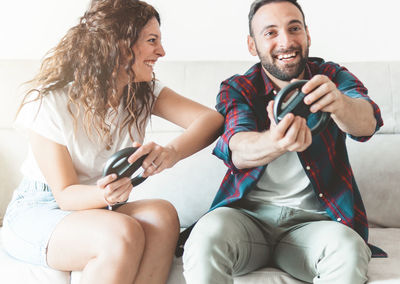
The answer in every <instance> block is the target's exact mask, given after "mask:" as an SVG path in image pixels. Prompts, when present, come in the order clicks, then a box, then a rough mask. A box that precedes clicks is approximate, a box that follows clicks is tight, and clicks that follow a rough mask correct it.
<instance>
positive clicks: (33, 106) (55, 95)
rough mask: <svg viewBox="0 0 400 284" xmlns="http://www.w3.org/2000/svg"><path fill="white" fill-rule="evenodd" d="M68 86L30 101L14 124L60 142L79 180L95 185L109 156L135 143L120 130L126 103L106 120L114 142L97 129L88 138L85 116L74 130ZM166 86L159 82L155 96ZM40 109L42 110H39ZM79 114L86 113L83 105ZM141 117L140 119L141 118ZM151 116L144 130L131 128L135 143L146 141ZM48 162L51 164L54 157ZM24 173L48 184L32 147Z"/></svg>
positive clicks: (30, 177) (127, 134)
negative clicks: (105, 139)
mask: <svg viewBox="0 0 400 284" xmlns="http://www.w3.org/2000/svg"><path fill="white" fill-rule="evenodd" d="M67 88H68V86H67V87H66V88H65V89H61V90H56V91H53V92H50V93H49V94H47V95H46V96H44V97H43V99H42V102H41V103H40V101H34V102H30V103H27V104H26V105H25V106H24V107H23V108H22V109H21V112H20V113H19V115H18V117H17V119H16V121H15V126H16V128H19V129H25V130H31V131H34V132H36V133H37V134H39V135H41V136H43V137H45V138H47V139H50V140H52V141H54V142H56V143H58V144H61V145H64V146H66V147H67V149H68V152H69V154H70V155H71V158H72V163H73V165H74V167H75V170H76V172H77V175H78V178H79V181H80V183H82V184H95V183H96V181H97V180H98V179H99V178H100V177H101V176H102V172H103V167H104V165H105V163H106V161H107V159H108V158H109V157H110V156H111V155H112V154H114V153H115V152H116V151H118V150H121V149H123V148H126V147H131V146H132V142H133V141H132V140H131V138H130V136H129V132H128V129H127V127H124V129H123V130H122V131H121V132H120V126H121V123H122V121H123V119H124V118H125V116H124V115H125V113H124V112H123V106H122V104H121V105H120V107H119V109H118V116H116V115H115V112H112V111H110V113H109V115H108V117H106V121H107V122H108V123H109V124H110V125H111V138H112V144H111V145H109V144H108V143H105V142H104V141H101V140H100V138H99V136H98V134H96V133H95V132H94V133H93V134H92V135H91V138H89V137H88V135H87V133H86V131H85V128H84V125H83V121H82V116H79V120H77V124H76V129H75V131H74V119H73V117H72V116H71V114H70V112H69V111H68V107H67V106H68V96H67ZM163 88H164V85H163V84H162V83H161V82H159V81H156V83H155V87H154V95H155V96H156V98H158V96H159V94H160V92H161V90H162V89H163ZM38 109H39V111H38ZM80 113H81V114H82V113H84V110H83V108H81V109H80ZM140 119H141V118H140ZM149 119H150V116H149V117H147V118H146V122H145V124H144V125H143V127H142V129H140V131H138V129H136V128H135V129H134V130H133V131H132V135H133V139H134V141H136V142H139V143H143V140H144V132H145V129H146V125H147V123H148V121H149ZM48 163H50V164H51V163H52V161H51V160H49V161H48ZM21 172H22V174H23V175H24V176H25V177H27V178H29V179H32V180H36V181H40V182H43V183H46V180H45V178H44V176H43V174H42V173H41V171H40V169H39V166H38V165H37V163H36V160H35V158H34V156H33V153H32V149H31V148H30V147H29V150H28V155H27V158H26V159H25V161H24V162H23V164H22V166H21Z"/></svg>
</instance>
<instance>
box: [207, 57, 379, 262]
mask: <svg viewBox="0 0 400 284" xmlns="http://www.w3.org/2000/svg"><path fill="white" fill-rule="evenodd" d="M317 74H323V75H326V76H327V77H329V78H330V80H332V81H333V82H334V83H335V84H336V87H337V88H338V89H339V90H340V91H341V92H342V93H343V94H345V95H347V96H349V97H352V98H362V99H365V100H367V101H368V102H369V103H370V104H371V105H372V107H373V109H374V115H375V118H376V121H377V125H376V131H377V130H378V129H379V128H380V127H381V126H382V125H383V121H382V118H381V114H380V109H379V107H378V106H377V105H376V104H375V103H374V102H373V101H372V100H371V99H370V98H369V97H368V95H367V94H368V90H367V89H366V88H365V87H364V85H363V84H362V83H361V82H360V81H359V80H358V79H357V78H356V77H355V76H354V75H353V74H351V73H350V72H349V71H348V70H347V69H346V68H344V67H341V66H339V65H338V64H335V63H332V62H324V61H323V60H322V59H320V58H310V59H309V61H308V62H307V64H306V72H305V79H310V78H312V77H313V76H314V75H317ZM273 89H274V87H273V85H272V83H271V81H270V80H269V79H268V77H267V76H266V74H265V72H264V71H263V69H262V67H261V64H260V63H258V64H256V65H254V66H253V67H251V68H250V69H249V70H248V71H247V72H246V73H245V74H244V75H235V76H233V77H231V78H229V79H227V80H225V81H223V82H222V83H221V89H220V92H219V94H218V96H217V105H216V109H217V110H218V111H219V112H220V113H221V114H222V115H224V116H225V126H224V133H223V135H222V136H221V138H220V139H219V140H218V142H217V144H216V147H215V148H214V151H213V153H214V155H216V156H217V157H219V158H220V159H222V160H223V161H224V163H225V164H226V166H227V167H228V171H227V173H226V175H225V177H224V179H223V181H222V183H221V186H220V188H219V191H218V192H217V195H216V197H215V199H214V201H213V203H212V205H211V209H210V210H213V209H215V208H217V207H220V206H225V205H228V204H231V203H232V202H234V201H237V200H239V199H241V198H242V197H243V196H244V195H245V194H246V193H248V192H249V191H250V190H251V189H252V187H253V185H255V184H256V182H257V181H258V179H259V178H260V177H261V175H262V173H263V171H264V169H265V167H266V166H267V165H264V166H260V167H256V168H249V169H237V168H236V167H235V166H234V165H233V163H232V159H231V152H230V150H229V139H230V138H231V137H232V136H233V135H234V134H235V133H238V132H242V131H258V132H260V131H264V130H266V129H268V128H269V124H270V121H269V119H268V116H267V112H266V105H267V104H268V102H269V101H270V100H273V99H274V96H275V95H274V91H273ZM346 136H347V135H346V133H344V132H342V131H341V130H340V129H339V128H338V127H337V125H336V124H335V123H334V122H333V120H331V121H330V123H329V125H328V127H327V128H326V129H325V130H324V131H322V132H321V133H320V134H319V135H317V136H314V137H313V140H312V144H311V146H310V147H309V148H308V149H307V150H305V151H304V152H301V153H298V156H299V158H300V161H301V163H302V165H303V168H304V170H305V172H306V174H307V176H308V177H309V179H310V181H311V183H312V185H313V188H314V191H315V194H316V196H317V197H318V199H319V200H320V202H321V204H322V205H323V206H324V208H325V209H326V212H327V213H328V215H329V216H330V217H331V218H332V220H335V221H337V222H341V223H342V224H345V225H347V226H349V227H351V228H353V229H354V230H355V231H357V232H358V233H359V234H360V235H361V237H362V238H363V239H364V240H365V241H367V240H368V222H367V216H366V213H365V209H364V205H363V202H362V199H361V196H360V192H359V190H358V188H357V184H356V182H355V179H354V175H353V171H352V169H351V166H350V163H349V159H348V155H347V149H346V143H345V141H346ZM349 136H350V137H351V138H353V139H355V140H358V141H366V140H368V139H369V138H370V136H369V137H354V136H351V135H349ZM371 248H372V251H373V255H374V256H381V257H382V256H386V254H385V253H384V252H383V251H381V250H380V249H378V248H376V247H374V246H371Z"/></svg>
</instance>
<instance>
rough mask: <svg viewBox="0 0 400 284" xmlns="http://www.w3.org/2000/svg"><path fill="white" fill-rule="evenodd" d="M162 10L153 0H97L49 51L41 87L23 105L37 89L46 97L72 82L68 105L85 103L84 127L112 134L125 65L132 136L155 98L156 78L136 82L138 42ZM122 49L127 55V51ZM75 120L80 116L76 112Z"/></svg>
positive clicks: (107, 135)
mask: <svg viewBox="0 0 400 284" xmlns="http://www.w3.org/2000/svg"><path fill="white" fill-rule="evenodd" d="M152 18H156V19H157V21H158V23H160V16H159V14H158V12H157V11H156V10H155V9H154V8H153V7H152V6H151V5H149V4H147V3H145V2H143V1H137V0H92V3H91V5H90V7H89V9H88V11H87V12H86V13H85V14H84V15H83V17H81V18H80V21H79V24H78V25H76V26H74V27H72V28H71V29H70V30H69V31H68V32H67V34H66V35H65V36H64V37H63V38H62V39H61V41H60V42H59V44H58V45H57V46H56V47H55V48H53V49H52V50H50V51H49V52H48V53H47V55H46V56H45V58H44V60H43V62H42V65H41V68H40V71H39V73H38V74H37V75H36V77H35V78H34V79H33V80H32V81H30V83H33V84H34V86H35V88H33V89H31V90H29V91H28V93H27V95H26V96H25V98H24V100H23V102H22V104H21V106H20V109H21V108H22V107H23V105H24V104H26V103H28V102H29V101H30V100H27V97H28V96H29V95H30V94H31V93H33V92H37V94H38V95H37V97H36V98H35V100H41V99H42V97H43V96H45V95H46V94H48V92H50V91H53V90H57V89H61V88H64V87H66V86H67V85H68V98H69V103H68V110H69V112H70V113H71V115H72V114H73V112H72V108H73V106H76V108H75V109H77V110H79V109H80V107H79V106H82V107H83V109H84V113H79V112H78V113H77V114H76V116H80V115H81V116H82V117H83V122H84V127H85V130H86V132H87V133H88V135H89V134H90V133H91V132H92V129H94V130H95V131H96V132H97V134H99V135H100V137H101V138H105V139H107V138H108V139H110V125H108V124H107V122H106V120H105V117H106V116H107V113H108V112H109V110H110V108H112V109H113V111H114V112H117V106H115V105H111V104H110V101H116V100H117V99H118V97H117V79H118V78H117V76H118V70H120V69H121V68H123V69H125V71H126V73H127V74H128V77H129V79H130V82H129V83H128V85H127V86H126V87H125V89H124V94H123V96H122V98H123V101H122V103H123V105H124V113H126V116H125V118H124V120H123V123H122V127H121V129H122V128H124V127H128V128H129V134H130V137H131V138H132V137H133V136H132V129H133V127H132V126H133V124H135V125H136V127H137V129H138V130H139V131H140V129H142V126H143V125H144V123H145V121H146V118H147V117H148V115H150V113H151V109H152V107H153V104H154V98H155V96H154V94H153V89H154V79H153V82H151V83H152V84H149V82H139V83H137V82H133V80H134V78H135V74H134V72H133V69H132V66H133V64H134V62H135V54H134V53H133V50H132V47H133V45H134V44H135V43H136V41H137V39H138V37H139V34H140V32H141V31H142V29H143V27H144V26H145V25H146V24H147V22H148V21H149V20H151V19H152ZM122 54H123V55H124V56H122ZM73 118H74V121H75V125H76V123H77V117H73Z"/></svg>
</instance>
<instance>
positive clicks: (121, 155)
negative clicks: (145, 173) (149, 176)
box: [103, 147, 147, 186]
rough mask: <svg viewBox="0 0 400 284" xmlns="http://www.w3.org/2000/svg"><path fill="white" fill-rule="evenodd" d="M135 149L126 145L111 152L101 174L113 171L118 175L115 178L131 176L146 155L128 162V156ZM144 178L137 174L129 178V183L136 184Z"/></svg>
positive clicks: (104, 174) (112, 172)
mask: <svg viewBox="0 0 400 284" xmlns="http://www.w3.org/2000/svg"><path fill="white" fill-rule="evenodd" d="M137 149H138V148H135V147H128V148H125V149H122V150H120V151H118V152H116V153H115V154H113V155H112V156H111V157H110V158H109V159H108V160H107V162H106V165H105V166H104V170H103V176H106V175H109V174H114V173H115V174H117V176H118V178H117V179H120V178H123V177H131V176H132V175H133V174H134V173H135V172H136V171H137V170H138V169H139V168H140V167H141V166H142V163H143V160H144V159H145V158H146V157H147V155H144V156H142V157H140V158H139V159H137V160H136V161H135V162H134V163H132V164H131V163H129V162H128V158H129V157H130V155H132V154H133V153H135V151H136V150H137ZM145 180H146V178H145V177H142V176H141V175H140V174H138V175H136V176H135V177H133V178H132V179H131V183H132V185H133V186H137V185H139V184H141V183H142V182H144V181H145Z"/></svg>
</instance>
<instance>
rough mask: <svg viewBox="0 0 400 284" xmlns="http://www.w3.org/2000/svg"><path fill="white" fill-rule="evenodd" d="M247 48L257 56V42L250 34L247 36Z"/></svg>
mask: <svg viewBox="0 0 400 284" xmlns="http://www.w3.org/2000/svg"><path fill="white" fill-rule="evenodd" d="M247 48H248V50H249V52H250V54H251V55H253V56H257V49H256V43H255V41H254V38H253V37H252V36H250V35H248V36H247Z"/></svg>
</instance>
